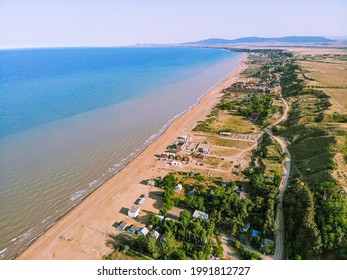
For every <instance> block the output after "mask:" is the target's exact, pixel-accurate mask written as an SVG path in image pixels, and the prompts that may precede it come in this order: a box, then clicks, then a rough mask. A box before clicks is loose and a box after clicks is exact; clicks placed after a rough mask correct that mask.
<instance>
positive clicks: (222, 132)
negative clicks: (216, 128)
mask: <svg viewBox="0 0 347 280" xmlns="http://www.w3.org/2000/svg"><path fill="white" fill-rule="evenodd" d="M219 134H220V135H227V136H229V135H231V132H225V131H221V132H219Z"/></svg>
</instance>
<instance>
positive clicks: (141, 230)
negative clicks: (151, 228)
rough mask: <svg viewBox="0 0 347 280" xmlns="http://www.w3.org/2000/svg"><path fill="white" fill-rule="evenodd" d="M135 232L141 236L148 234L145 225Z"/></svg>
mask: <svg viewBox="0 0 347 280" xmlns="http://www.w3.org/2000/svg"><path fill="white" fill-rule="evenodd" d="M137 234H138V235H142V236H147V234H148V229H147V228H146V227H143V228H140V229H139V230H138V231H137Z"/></svg>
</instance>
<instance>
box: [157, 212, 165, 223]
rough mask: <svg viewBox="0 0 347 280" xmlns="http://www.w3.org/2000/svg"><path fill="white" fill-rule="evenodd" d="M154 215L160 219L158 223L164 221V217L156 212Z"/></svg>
mask: <svg viewBox="0 0 347 280" xmlns="http://www.w3.org/2000/svg"><path fill="white" fill-rule="evenodd" d="M156 216H157V217H158V218H159V219H160V223H162V222H163V221H164V218H165V217H164V216H162V215H158V214H157V215H156Z"/></svg>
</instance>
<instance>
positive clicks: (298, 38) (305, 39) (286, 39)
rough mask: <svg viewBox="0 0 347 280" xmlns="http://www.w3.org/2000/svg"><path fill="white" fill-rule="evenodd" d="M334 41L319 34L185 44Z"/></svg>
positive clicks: (202, 41) (209, 40)
mask: <svg viewBox="0 0 347 280" xmlns="http://www.w3.org/2000/svg"><path fill="white" fill-rule="evenodd" d="M328 42H334V40H330V39H327V38H324V37H318V36H287V37H279V38H263V37H244V38H239V39H233V40H228V39H222V38H210V39H206V40H201V41H197V42H189V43H184V44H190V45H192V44H193V45H195V44H196V45H217V44H218V45H223V44H243V43H246V44H251V43H328Z"/></svg>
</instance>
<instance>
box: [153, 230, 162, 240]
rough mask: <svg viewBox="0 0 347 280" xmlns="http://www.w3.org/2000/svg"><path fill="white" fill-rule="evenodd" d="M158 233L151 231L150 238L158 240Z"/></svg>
mask: <svg viewBox="0 0 347 280" xmlns="http://www.w3.org/2000/svg"><path fill="white" fill-rule="evenodd" d="M159 235H160V234H159V232H157V231H156V230H153V231H152V232H151V237H153V238H155V239H158V238H159Z"/></svg>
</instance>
